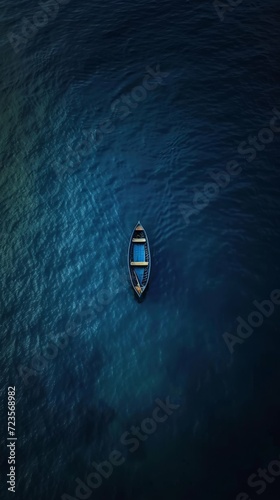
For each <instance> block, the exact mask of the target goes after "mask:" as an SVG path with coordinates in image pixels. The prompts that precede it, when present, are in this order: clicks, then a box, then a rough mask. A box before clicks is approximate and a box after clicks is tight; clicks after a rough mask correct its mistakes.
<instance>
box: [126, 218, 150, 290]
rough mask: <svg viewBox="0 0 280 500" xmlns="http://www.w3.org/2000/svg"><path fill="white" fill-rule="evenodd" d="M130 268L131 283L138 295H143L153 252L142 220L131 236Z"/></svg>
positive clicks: (129, 249) (129, 250) (129, 248)
mask: <svg viewBox="0 0 280 500" xmlns="http://www.w3.org/2000/svg"><path fill="white" fill-rule="evenodd" d="M128 269H129V274H130V280H131V284H132V286H133V288H134V290H135V292H136V293H137V295H138V297H141V295H142V294H143V292H144V290H145V288H146V287H147V285H148V281H149V278H150V271H151V253H150V247H149V241H148V237H147V233H146V231H145V229H144V228H143V226H142V225H141V223H140V222H138V223H137V224H136V226H135V228H134V229H133V232H132V235H131V238H130V242H129V247H128Z"/></svg>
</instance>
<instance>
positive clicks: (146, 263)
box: [130, 262, 149, 267]
mask: <svg viewBox="0 0 280 500" xmlns="http://www.w3.org/2000/svg"><path fill="white" fill-rule="evenodd" d="M130 265H131V266H140V267H145V266H148V265H149V262H130Z"/></svg>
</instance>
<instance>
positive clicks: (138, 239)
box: [132, 238, 146, 243]
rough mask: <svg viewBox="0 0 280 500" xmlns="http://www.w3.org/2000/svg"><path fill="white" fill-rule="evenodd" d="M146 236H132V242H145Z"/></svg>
mask: <svg viewBox="0 0 280 500" xmlns="http://www.w3.org/2000/svg"><path fill="white" fill-rule="evenodd" d="M145 242H146V238H132V243H145Z"/></svg>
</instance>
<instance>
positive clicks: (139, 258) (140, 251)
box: [133, 243, 145, 283]
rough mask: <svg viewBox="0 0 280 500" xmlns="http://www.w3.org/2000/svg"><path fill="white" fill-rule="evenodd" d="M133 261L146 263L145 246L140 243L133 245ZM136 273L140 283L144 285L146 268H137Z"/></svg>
mask: <svg viewBox="0 0 280 500" xmlns="http://www.w3.org/2000/svg"><path fill="white" fill-rule="evenodd" d="M133 260H134V261H135V262H144V261H145V245H140V244H139V243H137V244H136V245H133ZM134 271H135V272H136V274H137V276H138V279H139V282H140V283H142V280H143V276H144V267H136V268H135V269H134Z"/></svg>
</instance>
